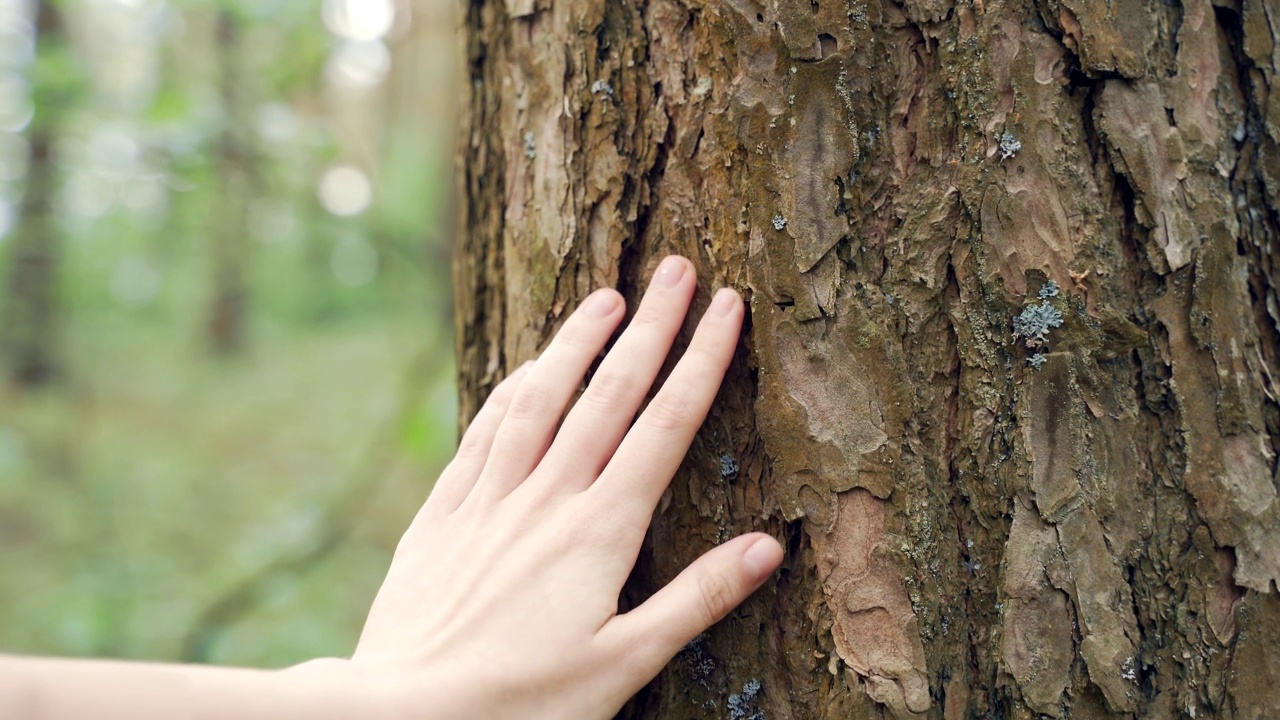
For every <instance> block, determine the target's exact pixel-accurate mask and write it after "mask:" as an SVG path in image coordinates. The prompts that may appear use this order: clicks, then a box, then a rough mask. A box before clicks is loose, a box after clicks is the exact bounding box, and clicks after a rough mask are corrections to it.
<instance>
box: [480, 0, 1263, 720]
mask: <svg viewBox="0 0 1280 720" xmlns="http://www.w3.org/2000/svg"><path fill="white" fill-rule="evenodd" d="M464 24H465V30H464V32H465V48H466V63H465V67H466V71H467V73H468V74H469V77H468V78H467V79H468V80H469V81H470V82H468V83H466V86H465V87H466V89H467V91H468V94H467V96H466V105H465V111H464V115H465V120H464V128H463V131H462V142H461V147H460V153H459V176H460V178H461V182H462V187H461V194H462V198H461V206H462V211H461V213H462V217H461V219H460V224H461V226H462V227H461V233H460V236H459V240H460V243H459V248H458V252H457V256H456V257H457V259H456V267H455V276H456V285H457V303H458V304H457V334H456V336H457V342H458V360H459V371H460V383H461V396H462V420H463V421H464V422H465V421H467V420H468V419H469V418H471V417H472V416H473V415H474V413H475V411H476V410H477V409H478V406H479V404H480V402H481V401H482V400H483V399H484V397H485V396H486V394H487V393H488V391H489V389H491V388H492V387H493V385H494V384H495V383H496V382H497V380H499V379H500V378H501V377H502V376H503V375H504V374H505V373H507V372H508V371H510V370H512V369H514V368H515V367H517V366H518V365H519V364H520V363H521V362H523V361H524V360H526V359H528V358H530V357H533V356H535V355H536V354H537V353H538V352H539V350H540V349H541V348H543V347H544V346H545V344H546V343H547V342H548V341H549V339H550V338H551V337H552V335H553V334H554V332H555V331H556V329H557V328H558V327H559V325H560V323H561V322H562V320H563V319H564V317H565V316H566V315H567V313H568V311H569V310H571V309H572V308H573V307H574V306H575V305H576V304H577V303H578V302H579V301H580V300H581V299H582V298H583V297H585V296H586V294H587V293H588V292H589V291H590V290H592V289H594V288H597V287H601V286H613V287H617V288H618V289H619V290H620V291H622V292H623V294H624V295H626V296H627V297H628V299H629V300H631V301H634V300H636V299H637V298H638V296H639V294H640V292H641V290H642V284H643V283H644V281H645V279H646V278H647V277H648V275H649V273H650V271H651V270H652V268H653V267H654V266H655V264H656V263H657V262H658V260H659V259H660V258H661V257H662V256H663V255H665V254H667V253H681V254H684V255H687V256H689V257H691V258H693V260H694V262H695V264H696V265H697V266H698V272H699V278H700V281H701V290H700V291H699V295H698V299H697V308H696V309H697V310H701V309H704V308H705V307H706V303H707V301H708V299H709V296H710V292H711V291H712V290H714V288H715V287H716V286H718V285H729V286H732V287H735V288H737V289H738V290H740V291H741V292H742V293H743V294H744V295H745V296H746V297H747V298H748V299H749V303H750V318H749V320H748V328H747V333H746V334H745V337H744V340H743V343H742V346H741V348H740V350H739V354H738V358H737V360H736V361H735V363H734V365H733V368H732V369H731V371H730V373H729V377H728V379H727V381H726V383H725V386H724V388H723V390H722V392H721V394H720V398H719V401H718V403H717V405H716V407H715V409H714V410H713V411H712V414H711V416H710V417H709V418H708V420H707V422H706V425H705V427H704V428H703V430H702V432H701V434H700V435H699V437H698V439H697V440H696V441H695V443H694V446H693V448H692V450H691V452H690V453H689V456H688V458H687V461H686V462H685V464H684V466H683V467H682V469H681V470H680V472H679V473H678V474H677V475H676V477H675V479H674V481H673V483H672V485H671V490H670V492H669V493H668V495H667V497H666V498H665V499H664V501H663V503H662V505H661V506H660V508H659V510H658V512H657V514H656V517H655V523H654V527H653V530H652V532H651V533H650V536H649V538H648V540H647V542H646V546H645V549H644V551H643V552H642V554H641V557H640V559H639V562H638V564H637V567H636V571H635V573H634V575H633V577H632V581H631V583H630V584H629V586H628V591H627V595H626V598H625V600H626V602H627V603H635V602H639V601H641V600H643V598H644V597H646V596H647V595H648V594H649V593H651V592H652V591H653V590H654V589H656V588H657V587H659V586H660V585H661V584H663V583H664V582H666V581H668V580H669V579H671V578H672V577H674V575H675V574H676V572H677V571H678V570H679V569H680V568H682V567H683V566H684V565H686V564H687V563H689V562H690V561H692V560H693V559H694V558H695V557H696V556H697V555H698V554H700V553H701V552H703V551H705V550H706V549H708V548H710V547H711V546H712V545H714V544H715V543H718V542H721V541H723V540H726V539H728V538H729V537H731V536H733V535H735V534H738V533H741V532H744V531H748V530H765V531H768V532H771V533H773V534H775V535H776V536H777V537H779V538H780V539H781V540H782V541H783V543H784V546H785V547H787V548H788V557H787V560H786V562H785V564H784V567H783V569H782V570H781V571H780V572H779V573H778V575H777V577H776V579H775V580H774V581H773V582H771V583H770V584H769V585H768V586H766V588H765V589H763V590H762V591H761V592H760V593H759V594H758V596H757V597H755V598H754V599H753V600H752V601H751V602H749V603H748V604H747V605H745V606H744V607H743V608H741V609H740V610H739V611H737V612H735V613H734V614H733V615H732V616H731V617H730V618H729V619H727V620H726V621H725V622H723V623H721V624H720V625H719V626H717V627H716V628H715V629H713V630H712V631H711V632H709V633H707V634H706V635H705V636H704V637H702V638H700V639H699V640H698V641H696V642H695V643H693V644H692V645H691V646H690V647H689V648H687V649H686V650H685V652H684V653H682V655H681V656H680V657H678V658H677V659H676V661H675V662H673V663H672V664H671V666H670V667H669V668H668V669H667V671H666V672H664V673H663V675H662V676H661V677H660V678H659V679H658V680H656V681H655V682H654V683H653V684H652V685H651V686H650V687H649V688H647V689H646V690H645V691H644V692H643V693H642V694H641V695H640V696H638V697H637V698H636V699H635V701H634V702H633V703H632V704H631V706H629V707H628V708H627V709H626V710H625V711H624V716H625V717H630V718H722V717H730V718H735V719H738V718H742V719H746V718H806V719H807V718H823V719H825V718H882V717H895V718H914V717H929V718H947V719H952V718H969V717H974V718H989V717H996V718H1000V717H1008V718H1038V717H1044V716H1049V717H1068V716H1070V717H1073V718H1121V717H1141V718H1203V717H1222V718H1273V717H1280V588H1278V587H1277V582H1278V581H1280V501H1278V500H1277V488H1278V486H1280V479H1278V475H1277V463H1276V449H1277V440H1280V404H1277V396H1276V392H1277V387H1276V385H1275V382H1274V379H1273V376H1274V372H1273V368H1276V367H1277V362H1278V360H1280V357H1278V356H1280V341H1278V338H1280V303H1278V302H1277V284H1278V280H1280V275H1278V273H1277V268H1276V265H1275V263H1276V259H1277V252H1278V251H1277V245H1276V242H1277V241H1280V214H1278V213H1277V209H1280V202H1278V201H1277V193H1278V192H1280V86H1277V84H1276V83H1277V80H1278V79H1280V76H1278V75H1277V72H1278V71H1280V6H1278V5H1277V4H1275V3H1274V2H1266V1H1259V0H1239V1H1236V0H1218V1H1217V2H1210V0H1183V1H1182V2H1171V3H1139V2H1136V1H1135V0H1110V1H1109V2H1095V1H1093V0H1038V2H1035V3H1030V2H1022V3H1003V2H998V1H992V0H987V1H985V2H984V1H983V0H972V1H971V2H955V1H954V0H904V2H901V3H897V2H877V1H876V0H870V1H869V2H863V1H862V0H853V1H852V2H847V3H836V2H832V1H831V0H810V1H809V2H797V1H796V0H780V2H778V3H759V2H755V1H754V0H726V2H723V3H702V2H697V1H696V0H691V1H689V2H679V1H677V0H651V1H650V2H643V3H642V2H636V1H635V0H614V1H611V2H605V0H575V1H574V2H564V1H559V0H507V1H506V2H505V3H499V2H495V1H494V0H473V2H471V3H469V4H468V5H467V7H466V17H465V22H464ZM691 327H692V323H690V324H689V326H688V327H687V328H686V333H685V335H684V336H683V337H685V338H687V337H688V332H687V331H688V330H690V329H691Z"/></svg>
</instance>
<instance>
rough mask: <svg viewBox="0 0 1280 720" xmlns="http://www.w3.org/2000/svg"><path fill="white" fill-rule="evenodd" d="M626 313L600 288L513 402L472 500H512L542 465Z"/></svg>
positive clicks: (618, 298) (618, 299) (616, 298)
mask: <svg viewBox="0 0 1280 720" xmlns="http://www.w3.org/2000/svg"><path fill="white" fill-rule="evenodd" d="M623 309H624V306H623V302H622V296H621V295H619V294H618V292H617V291H616V290H598V291H596V292H595V293H592V294H591V295H590V296H589V297H588V298H587V299H586V300H585V301H583V303H582V305H581V306H580V307H579V308H578V309H577V311H575V312H574V313H573V315H572V316H570V318H569V320H568V322H566V323H565V326H564V328H562V329H561V330H560V332H559V333H557V334H556V337H555V339H554V340H552V341H551V345H550V346H549V347H548V348H547V350H546V352H544V353H542V356H541V357H539V358H538V362H536V363H534V366H533V367H532V368H530V369H529V373H528V375H526V376H525V379H524V381H523V382H521V383H520V387H519V388H518V389H517V390H516V393H515V396H514V397H512V398H511V404H510V406H509V407H508V408H507V414H506V417H504V418H503V419H502V423H501V425H499V426H498V431H497V434H496V435H495V436H494V440H493V450H492V451H491V452H490V453H489V459H488V461H487V462H486V463H485V466H484V470H483V472H482V473H481V477H482V479H481V480H480V481H478V483H477V487H476V489H475V491H474V492H473V493H472V494H471V496H469V497H468V501H469V500H470V499H471V498H478V496H483V497H484V498H487V499H489V500H497V499H500V498H503V497H506V495H507V494H508V493H510V492H511V490H512V489H514V488H515V487H516V486H517V485H519V484H520V483H521V482H523V481H524V479H525V478H526V477H528V476H529V473H530V472H532V471H533V469H534V468H535V467H536V466H537V465H538V462H539V461H540V460H541V459H542V455H543V453H545V452H546V450H547V446H548V445H550V443H551V438H552V436H553V435H554V433H555V430H556V427H557V426H558V425H559V424H560V419H561V418H562V417H564V411H565V408H566V407H567V406H568V404H569V400H570V399H571V398H572V397H573V394H574V393H575V392H576V391H577V389H578V387H579V386H580V385H581V384H582V378H583V376H585V375H586V374H587V369H588V368H589V367H591V363H592V362H593V361H594V360H595V359H596V357H598V356H599V355H600V351H601V350H603V349H604V346H605V343H607V342H608V341H609V337H610V336H611V335H613V331H614V330H616V329H617V327H618V323H620V322H622V315H623Z"/></svg>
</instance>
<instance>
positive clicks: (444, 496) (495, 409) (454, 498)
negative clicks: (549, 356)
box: [427, 362, 533, 513]
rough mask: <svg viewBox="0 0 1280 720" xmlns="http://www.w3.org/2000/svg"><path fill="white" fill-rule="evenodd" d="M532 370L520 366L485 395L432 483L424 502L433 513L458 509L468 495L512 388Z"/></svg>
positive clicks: (529, 363)
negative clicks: (445, 464)
mask: <svg viewBox="0 0 1280 720" xmlns="http://www.w3.org/2000/svg"><path fill="white" fill-rule="evenodd" d="M532 366H533V363H532V362H527V363H525V364H524V365H521V366H520V367H519V368H518V369H517V370H516V371H515V372H513V373H511V374H510V375H508V376H507V377H506V379H504V380H503V381H502V382H500V383H498V386H497V387H495V388H494V389H493V392H491V393H489V397H488V399H487V400H485V402H484V405H483V406H482V407H481V408H480V412H478V413H476V416H475V418H474V419H472V421H471V425H469V426H468V427H467V431H466V432H465V433H463V434H462V440H461V441H460V442H459V443H458V452H457V453H456V454H455V455H454V456H453V460H452V461H451V462H450V463H449V465H448V467H446V468H445V469H444V472H442V473H440V479H439V480H437V481H436V486H435V488H433V489H432V491H431V496H430V497H429V498H427V506H428V507H430V508H432V509H433V510H439V511H440V512H445V513H450V512H453V511H454V510H457V509H458V506H459V505H461V504H462V501H463V500H464V499H466V497H467V493H470V492H471V488H473V487H474V486H475V484H476V478H478V477H480V471H481V470H483V469H484V464H485V461H486V460H488V458H489V451H490V450H492V449H493V438H494V435H496V434H497V432H498V426H499V425H501V424H502V418H504V417H506V414H507V408H508V407H509V406H510V405H511V399H512V398H513V397H515V394H516V388H518V387H519V386H520V382H521V381H522V380H523V379H524V376H525V375H526V374H527V373H528V372H529V368H530V367H532Z"/></svg>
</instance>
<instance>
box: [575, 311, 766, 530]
mask: <svg viewBox="0 0 1280 720" xmlns="http://www.w3.org/2000/svg"><path fill="white" fill-rule="evenodd" d="M742 317H743V307H742V298H740V297H739V296H738V294H737V293H736V292H734V291H732V290H728V289H725V290H721V291H720V292H719V293H717V294H716V296H715V299H714V300H712V302H711V307H710V308H709V309H708V310H707V313H706V315H704V316H703V318H702V322H701V323H700V324H699V325H698V331H697V332H696V333H695V334H694V336H693V342H691V343H690V344H689V349H688V350H687V351H686V352H685V354H684V357H682V358H681V359H680V362H679V363H678V364H677V365H676V367H675V370H673V371H672V372H671V376H670V377H668V378H667V381H666V382H665V383H664V384H663V386H662V389H661V390H659V391H658V394H657V395H656V396H654V398H653V400H652V401H651V402H650V403H649V406H648V407H647V408H645V411H644V412H643V413H642V414H641V415H640V418H639V419H638V420H636V423H635V425H634V426H633V427H632V428H631V431H630V432H628V433H627V436H626V438H625V439H623V441H622V444H621V445H619V446H618V451H617V452H616V453H614V456H613V459H611V460H610V461H609V464H608V466H607V467H606V468H605V470H604V472H603V473H602V474H601V475H600V479H599V480H597V481H596V483H595V485H593V486H592V487H591V489H590V492H593V493H599V494H600V495H602V496H603V504H604V505H605V506H607V507H609V508H611V509H614V510H617V511H618V512H620V513H625V514H628V515H630V517H629V518H627V519H628V520H631V521H632V522H630V523H626V524H625V525H624V526H627V527H647V526H648V523H649V517H650V515H651V514H652V513H653V508H654V507H655V506H656V505H657V504H658V499H659V498H660V497H661V496H662V493H663V491H664V490H666V487H667V485H668V484H669V483H670V482H671V476H672V475H674V474H675V471H676V468H678V467H679V466H680V462H681V461H682V460H683V459H684V456H685V453H686V452H688V450H689V444H690V443H691V442H693V436H694V435H695V434H696V433H697V432H698V428H699V427H701V425H702V421H703V420H704V419H706V417H707V411H708V410H710V409H711V403H712V402H713V401H714V400H715V397H716V393H717V392H718V391H719V389H720V383H721V382H723V381H724V374H725V371H726V370H727V369H728V367H729V362H730V361H731V360H733V353H734V350H735V349H736V348H737V344H738V335H739V333H741V331H742ZM636 542H637V543H639V538H637V539H636Z"/></svg>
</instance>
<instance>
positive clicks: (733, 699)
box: [729, 678, 765, 720]
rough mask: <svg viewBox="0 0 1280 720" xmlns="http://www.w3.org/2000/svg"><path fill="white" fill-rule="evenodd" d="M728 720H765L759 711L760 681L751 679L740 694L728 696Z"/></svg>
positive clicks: (762, 713)
mask: <svg viewBox="0 0 1280 720" xmlns="http://www.w3.org/2000/svg"><path fill="white" fill-rule="evenodd" d="M729 720H765V718H764V711H763V710H761V709H760V681H759V680H757V679H755V678H752V679H750V680H748V681H747V682H746V684H744V685H743V686H742V692H740V693H734V694H732V695H730V696H729Z"/></svg>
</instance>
